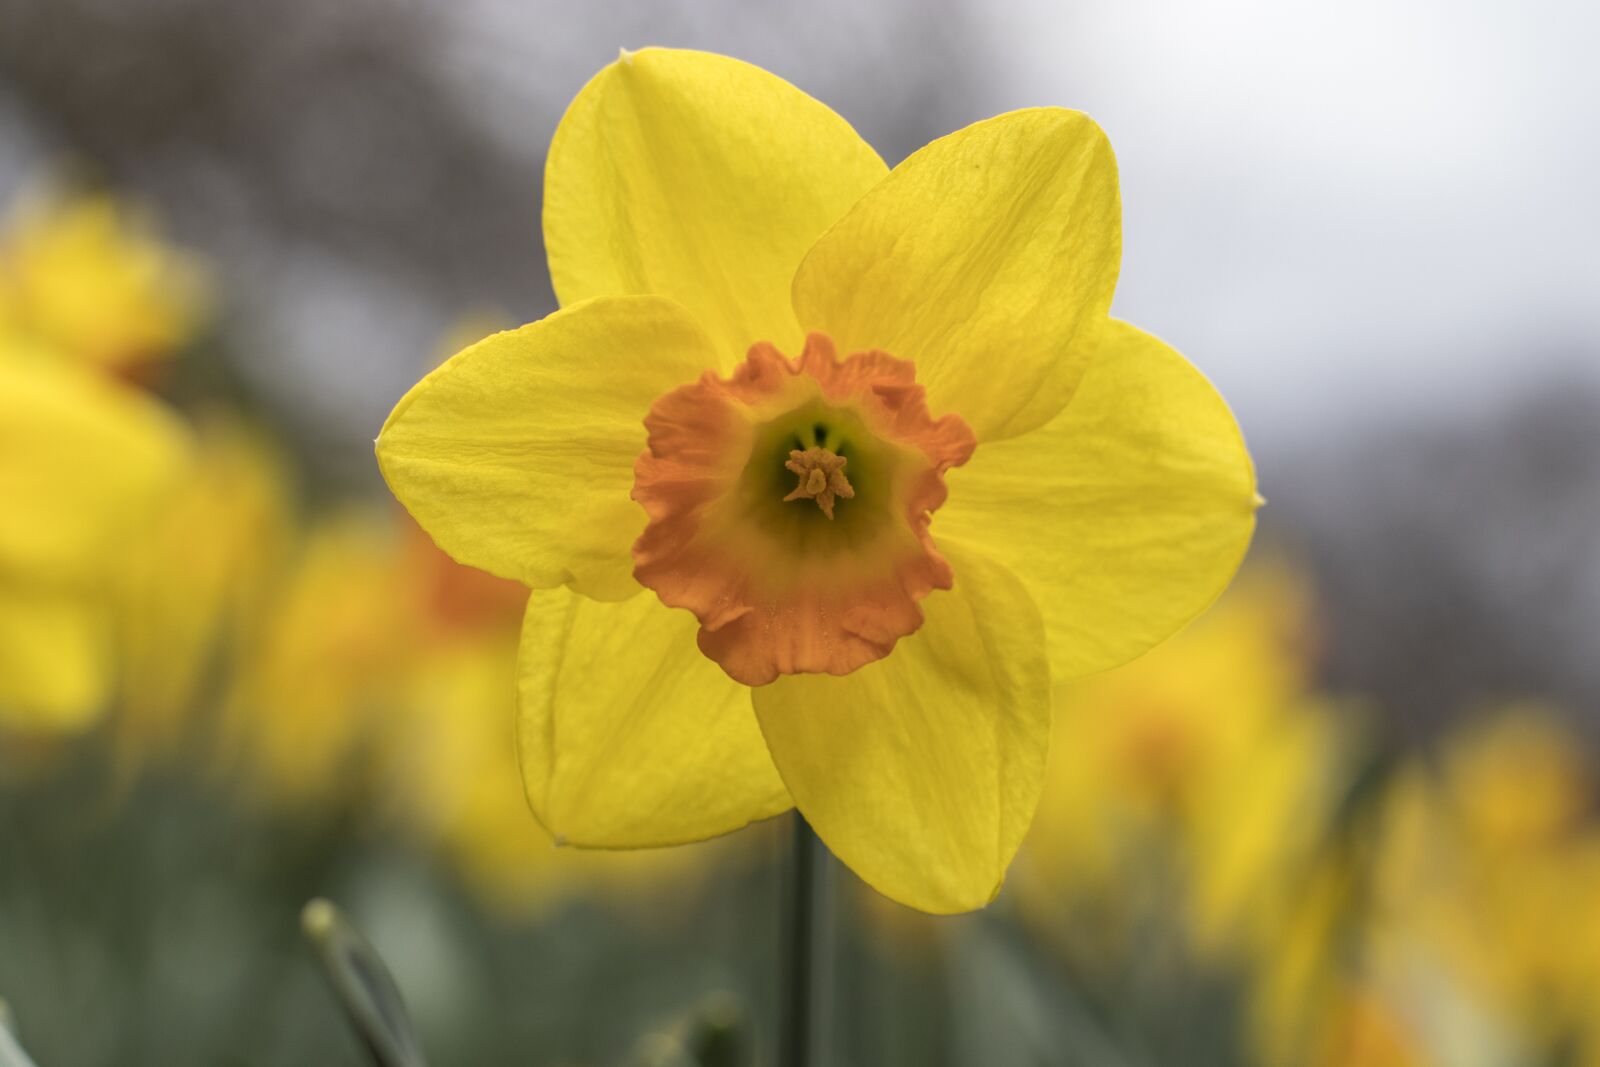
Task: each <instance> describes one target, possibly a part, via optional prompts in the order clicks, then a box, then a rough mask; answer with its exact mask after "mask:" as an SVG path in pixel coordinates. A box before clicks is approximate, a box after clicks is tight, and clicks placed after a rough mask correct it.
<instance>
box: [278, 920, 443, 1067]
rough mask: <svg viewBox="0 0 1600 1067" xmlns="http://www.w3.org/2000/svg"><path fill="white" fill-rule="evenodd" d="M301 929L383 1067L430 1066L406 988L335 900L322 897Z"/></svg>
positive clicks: (367, 1046)
mask: <svg viewBox="0 0 1600 1067" xmlns="http://www.w3.org/2000/svg"><path fill="white" fill-rule="evenodd" d="M300 925H301V928H302V929H303V930H304V931H305V936H306V940H307V941H309V942H310V943H311V947H312V949H313V950H314V951H315V952H316V954H317V959H318V961H319V962H320V963H321V964H322V969H323V972H324V973H326V974H327V976H328V982H329V984H330V985H332V987H333V991H334V993H335V994H336V995H337V996H338V998H339V1004H340V1006H341V1007H343V1008H344V1012H345V1015H346V1016H347V1017H348V1018H349V1020H350V1024H351V1025H352V1026H353V1027H355V1029H356V1032H357V1034H358V1035H359V1036H360V1038H361V1043H362V1044H363V1045H364V1046H365V1047H366V1049H367V1053H368V1055H370V1056H371V1057H372V1062H373V1063H374V1064H376V1065H377V1067H426V1061H425V1060H424V1059H423V1056H422V1049H421V1046H420V1045H419V1044H418V1043H417V1039H416V1036H415V1035H414V1034H413V1033H412V1030H411V1019H410V1016H409V1015H408V1014H407V1013H406V1007H405V1003H404V1002H403V1001H402V1000H401V999H400V990H399V988H398V987H396V986H395V984H394V979H393V978H392V977H391V976H390V974H389V968H388V967H386V966H384V963H383V959H382V957H380V956H379V955H378V953H377V951H376V950H375V949H374V948H373V947H372V946H371V945H370V944H368V943H367V940H366V938H364V937H362V936H361V934H360V933H358V932H357V931H356V929H355V927H353V926H351V925H350V923H349V921H348V920H347V919H345V917H344V914H343V913H342V912H340V911H339V909H338V908H337V907H335V906H334V905H333V903H332V902H331V901H327V900H322V899H320V898H319V899H317V900H313V901H311V902H310V903H309V904H307V905H306V906H305V910H303V911H302V912H301V913H300Z"/></svg>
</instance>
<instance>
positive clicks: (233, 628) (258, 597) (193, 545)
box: [117, 410, 293, 767]
mask: <svg viewBox="0 0 1600 1067" xmlns="http://www.w3.org/2000/svg"><path fill="white" fill-rule="evenodd" d="M196 436H197V447H196V448H195V450H194V458H193V461H192V462H191V463H190V464H189V465H188V467H187V468H186V469H185V470H184V471H183V472H182V477H181V480H180V484H179V486H178V488H177V490H176V492H175V493H174V494H173V497H172V499H171V501H170V503H169V504H168V506H167V507H166V508H165V509H163V512H162V514H161V515H160V516H159V517H158V520H157V521H156V522H155V523H154V524H153V526H152V528H151V529H150V531H149V536H147V537H146V538H144V539H143V540H142V541H141V542H137V543H133V544H130V545H129V548H128V552H127V556H128V579H127V584H126V594H125V604H124V610H123V611H122V615H123V617H124V619H125V620H126V621H125V622H124V625H123V626H122V627H121V629H122V631H123V634H122V637H123V654H124V668H123V679H122V681H123V684H122V697H121V711H120V715H119V717H118V727H119V733H120V735H121V736H120V737H119V743H118V746H117V747H118V752H119V753H120V754H121V755H122V756H123V757H124V758H125V761H126V762H127V763H128V765H129V766H130V767H131V766H132V765H133V764H136V763H140V762H144V761H147V760H150V759H153V758H159V757H160V756H161V755H162V754H163V753H166V752H170V751H172V750H173V749H174V747H175V746H180V745H181V742H183V741H184V739H185V738H186V736H187V735H188V733H189V732H190V728H191V727H192V726H194V725H195V724H194V723H192V722H191V719H190V716H191V715H192V713H194V712H197V711H200V710H202V709H201V707H200V705H201V701H202V699H203V698H204V697H206V696H207V695H211V694H213V693H214V692H215V691H216V690H217V689H218V688H219V685H218V683H219V682H220V680H221V679H222V678H224V677H225V676H226V673H227V672H228V671H229V670H231V669H232V668H234V667H235V666H237V662H236V660H237V658H238V656H239V652H240V650H241V649H244V648H249V647H253V644H254V642H255V640H256V639H257V638H258V637H259V635H260V626H261V621H260V620H261V619H262V618H263V616H264V615H265V608H266V605H267V603H268V602H269V601H268V597H269V587H270V586H271V585H272V583H274V582H275V581H277V579H278V578H279V577H280V575H281V574H282V573H283V570H284V567H285V565H286V564H285V555H286V553H287V552H288V551H289V549H290V546H291V544H292V533H293V514H292V512H293V502H292V501H291V499H290V497H291V492H290V488H289V483H288V476H287V473H286V470H285V464H284V462H283V460H282V459H281V457H279V456H278V455H276V454H275V452H274V450H273V448H272V446H271V445H270V444H269V443H268V442H267V441H266V439H265V438H264V436H263V434H262V433H261V432H260V431H259V430H257V429H256V428H253V427H250V426H247V425H246V424H244V423H242V422H241V421H240V420H239V419H238V417H237V416H234V415H231V414H228V413H226V412H224V411H222V410H214V411H211V412H208V413H206V414H204V415H202V416H201V417H200V418H199V419H198V420H197V424H196Z"/></svg>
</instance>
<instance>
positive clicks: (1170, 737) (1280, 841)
mask: <svg viewBox="0 0 1600 1067" xmlns="http://www.w3.org/2000/svg"><path fill="white" fill-rule="evenodd" d="M1308 623H1309V608H1308V604H1307V600H1306V590H1305V588H1304V586H1303V584H1302V583H1301V582H1300V581H1299V580H1298V579H1296V578H1295V577H1294V576H1293V575H1292V574H1291V573H1290V572H1288V571H1287V570H1284V569H1283V568H1281V567H1278V566H1272V567H1263V568H1261V569H1258V570H1257V571H1255V572H1253V573H1252V574H1250V575H1248V576H1247V577H1246V578H1245V579H1244V580H1242V581H1241V582H1240V583H1239V584H1238V585H1237V586H1236V587H1235V588H1234V590H1233V591H1232V592H1231V593H1230V594H1229V595H1228V596H1227V597H1226V598H1225V599H1224V600H1223V602H1222V603H1221V604H1220V605H1218V606H1217V607H1216V608H1214V609H1212V611H1211V612H1210V613H1208V614H1207V615H1206V616H1205V617H1204V618H1203V619H1201V620H1200V621H1199V622H1198V623H1196V624H1195V625H1194V626H1193V627H1191V628H1190V629H1189V630H1188V631H1187V632H1185V633H1184V634H1182V635H1181V636H1180V637H1178V638H1176V639H1174V640H1173V641H1170V642H1168V643H1167V644H1166V645H1163V646H1162V647H1161V648H1158V649H1156V650H1155V651H1153V652H1151V653H1149V654H1148V655H1146V656H1144V657H1142V658H1141V659H1139V660H1137V661H1135V662H1133V663H1131V664H1129V665H1127V666H1125V667H1123V668H1121V669H1119V670H1116V671H1112V672H1109V673H1107V674H1105V675H1102V676H1100V677H1098V678H1095V679H1091V680H1090V681H1088V682H1087V683H1084V684H1081V685H1079V686H1077V687H1075V688H1074V689H1072V690H1071V691H1070V692H1069V693H1067V694H1065V695H1064V696H1063V698H1062V700H1061V705H1062V708H1061V712H1060V719H1059V720H1058V723H1059V726H1060V728H1061V729H1062V731H1063V733H1064V734H1065V735H1067V736H1070V737H1071V738H1072V743H1071V744H1062V745H1058V746H1056V747H1055V748H1054V749H1053V751H1052V754H1051V762H1050V773H1049V778H1048V784H1047V786H1046V790H1045V795H1044V799H1043V800H1042V802H1041V804H1040V809H1039V815H1038V817H1037V818H1036V820H1035V824H1034V829H1033V831H1032V833H1031V835H1030V837H1029V840H1028V843H1027V844H1026V845H1025V848H1024V860H1023V863H1022V867H1023V871H1024V876H1023V877H1021V878H1019V880H1018V890H1019V894H1018V895H1019V900H1020V902H1021V904H1022V906H1023V907H1024V908H1025V909H1026V910H1027V911H1029V912H1030V913H1032V914H1034V915H1035V916H1036V917H1037V918H1041V919H1043V920H1045V921H1047V922H1052V921H1057V920H1061V919H1065V918H1067V917H1068V916H1070V915H1072V914H1074V913H1075V911H1076V910H1077V909H1079V908H1083V907H1085V906H1087V907H1090V908H1096V909H1103V908H1106V907H1109V908H1111V909H1112V910H1118V909H1122V908H1123V907H1124V906H1125V905H1127V904H1128V903H1129V902H1130V899H1131V898H1130V895H1129V890H1128V887H1129V885H1130V884H1133V885H1141V884H1142V885H1146V886H1149V885H1151V884H1152V883H1151V872H1152V871H1157V870H1162V869H1166V870H1167V872H1168V873H1169V874H1170V875H1171V876H1172V881H1171V884H1169V885H1168V886H1167V889H1168V890H1170V891H1171V896H1170V897H1165V898H1163V899H1162V900H1161V901H1159V902H1157V903H1155V904H1154V905H1153V906H1155V907H1157V908H1159V909H1160V910H1161V911H1162V912H1163V913H1166V914H1171V915H1175V916H1177V915H1181V916H1183V917H1184V918H1185V920H1186V921H1185V925H1186V926H1187V928H1188V930H1189V933H1190V936H1191V939H1192V942H1193V948H1194V949H1196V950H1197V951H1199V952H1202V953H1205V954H1208V955H1211V956H1217V955H1219V954H1222V953H1225V952H1228V951H1236V950H1239V949H1241V948H1242V947H1244V946H1247V945H1248V944H1249V943H1250V941H1251V940H1252V938H1257V937H1260V936H1264V931H1263V930H1262V929H1261V928H1260V924H1261V923H1262V922H1264V921H1265V920H1266V919H1267V916H1268V913H1269V911H1270V908H1269V907H1268V898H1269V897H1270V895H1271V894H1274V893H1282V892H1283V891H1284V887H1285V882H1286V880H1287V879H1288V878H1289V876H1290V875H1291V874H1292V873H1293V872H1295V871H1297V870H1298V869H1299V867H1300V865H1301V864H1303V863H1304V862H1305V861H1306V858H1307V856H1308V853H1309V852H1310V850H1311V849H1313V848H1314V847H1315V846H1316V845H1317V843H1318V834H1319V833H1320V832H1321V831H1322V829H1323V827H1324V825H1325V822H1326V819H1327V814H1328V810H1329V808H1330V807H1331V804H1332V801H1333V800H1334V799H1335V797H1336V795H1337V793H1336V785H1337V783H1336V781H1335V780H1334V775H1335V773H1336V771H1337V768H1338V755H1337V754H1338V751H1339V745H1340V741H1339V737H1338V734H1337V731H1336V730H1335V729H1334V726H1333V724H1332V721H1331V720H1330V718H1329V717H1328V716H1326V715H1324V714H1322V713H1321V712H1322V709H1320V708H1318V707H1316V706H1315V705H1314V699H1315V698H1314V697H1312V695H1311V694H1310V693H1309V691H1308V658H1307V655H1306V650H1305V648H1304V645H1305V643H1306V640H1307V635H1308Z"/></svg>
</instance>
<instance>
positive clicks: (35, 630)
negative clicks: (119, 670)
mask: <svg viewBox="0 0 1600 1067" xmlns="http://www.w3.org/2000/svg"><path fill="white" fill-rule="evenodd" d="M111 679H112V641H111V629H110V620H109V617H108V615H107V612H106V609H105V604H104V603H103V602H100V601H97V600H96V599H95V598H93V597H89V596H83V595H75V594H66V593H50V592H45V591H41V590H37V589H25V588H21V587H17V586H6V585H0V727H4V728H8V729H12V730H18V731H21V732H24V733H71V732H76V731H78V730H81V729H84V728H85V727H87V726H89V725H91V724H92V723H93V722H94V721H95V719H97V718H98V717H99V715H100V713H101V712H103V711H104V710H105V707H106V702H107V699H108V697H109V695H110V689H111Z"/></svg>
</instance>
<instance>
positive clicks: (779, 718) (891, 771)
mask: <svg viewBox="0 0 1600 1067" xmlns="http://www.w3.org/2000/svg"><path fill="white" fill-rule="evenodd" d="M949 555H950V559H951V563H952V564H953V565H954V568H955V588H954V589H953V590H952V591H950V592H935V593H932V594H931V595H929V597H928V598H927V599H926V600H925V601H923V611H924V613H925V615H926V620H927V621H926V622H925V623H924V624H923V627H922V629H921V630H919V631H917V632H916V633H915V634H913V635H911V636H910V637H907V638H904V639H902V640H901V641H900V643H899V645H898V646H897V647H896V649H895V651H894V652H893V654H891V655H890V656H889V657H888V658H886V659H882V660H879V661H878V662H876V663H871V664H868V665H867V666H865V667H862V668H861V669H860V670H858V671H856V672H855V673H853V674H848V675H845V676H843V677H834V676H831V675H818V674H808V675H787V676H785V677H783V678H780V679H779V680H778V681H776V682H774V683H773V684H772V685H769V686H763V687H762V688H760V689H756V690H754V691H753V693H754V698H755V707H756V715H757V716H758V717H759V719H760V720H761V730H762V732H763V733H764V734H765V735H766V738H767V746H768V748H769V749H770V750H771V752H772V758H773V761H774V762H775V763H776V764H777V766H778V770H779V772H780V773H781V774H782V775H783V780H784V782H785V783H787V784H788V786H789V792H790V793H791V794H792V795H793V797H794V800H795V804H796V806H798V807H799V809H800V811H801V813H802V814H803V815H804V816H805V817H806V819H807V820H808V821H809V822H810V823H811V825H812V826H813V827H814V828H815V829H816V831H817V833H818V835H819V836H821V838H822V839H823V841H825V842H826V843H827V845H828V847H829V848H830V849H832V850H833V852H834V854H835V855H837V856H838V857H839V858H840V859H841V860H843V861H844V862H845V863H846V864H848V865H849V866H850V868H851V869H852V870H854V871H855V872H856V873H857V874H858V875H860V876H861V877H862V878H863V879H864V880H866V881H867V882H868V883H869V884H871V885H872V886H873V888H875V889H877V890H878V891H879V892H881V893H883V894H884V895H885V896H888V897H892V898H894V899H895V900H898V901H900V902H901V903H903V904H908V905H910V906H912V907H915V908H920V909H922V910H923V911H928V912H935V913H940V914H943V913H949V912H958V911H967V910H970V909H972V908H978V907H982V906H983V905H984V904H986V903H988V902H989V901H990V900H992V899H993V898H994V895H995V894H996V893H997V892H999V889H1000V882H1001V879H1002V878H1003V877H1004V875H1005V871H1006V867H1007V866H1008V865H1009V864H1010V862H1011V858H1012V856H1013V855H1014V854H1015V853H1016V850H1017V846H1018V844H1019V843H1020V842H1021V841H1022V836H1023V833H1024V832H1025V831H1026V830H1027V827H1028V822H1029V820H1031V819H1032V818H1033V812H1034V808H1035V806H1036V805H1037V803H1038V799H1039V790H1040V787H1041V783H1042V780H1043V775H1044V765H1045V756H1046V751H1047V748H1048V745H1049V734H1050V670H1049V666H1048V663H1047V661H1046V658H1045V649H1044V631H1043V626H1042V624H1041V623H1040V620H1039V609H1038V608H1037V607H1035V606H1034V604H1033V601H1032V598H1031V597H1030V596H1029V595H1028V591H1027V590H1026V589H1025V588H1023V586H1022V584H1021V583H1020V582H1019V581H1018V580H1017V578H1016V577H1015V576H1014V575H1012V574H1011V573H1010V572H1008V571H1007V570H1006V569H1005V568H1004V567H1001V566H999V565H997V564H995V563H991V562H990V561H988V560H986V559H984V558H983V557H982V556H980V555H977V554H975V553H972V552H967V551H958V552H954V553H949Z"/></svg>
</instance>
